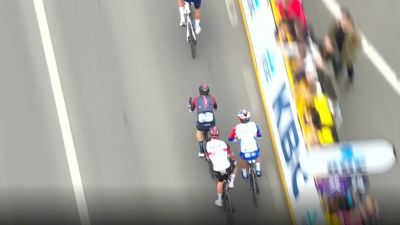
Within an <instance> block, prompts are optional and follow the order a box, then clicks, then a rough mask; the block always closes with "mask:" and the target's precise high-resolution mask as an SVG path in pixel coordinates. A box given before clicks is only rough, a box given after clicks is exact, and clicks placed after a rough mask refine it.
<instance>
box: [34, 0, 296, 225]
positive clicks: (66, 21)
mask: <svg viewBox="0 0 400 225" xmlns="http://www.w3.org/2000/svg"><path fill="white" fill-rule="evenodd" d="M234 3H235V5H236V8H235V10H234V13H236V16H237V19H238V22H237V24H236V26H233V25H232V24H231V22H230V20H229V16H228V13H227V8H226V5H225V1H207V2H204V3H203V6H202V10H203V18H204V19H203V20H202V27H203V31H202V33H201V35H200V42H199V44H198V52H197V58H196V59H195V60H193V59H191V58H190V51H189V47H188V45H187V43H186V42H185V37H184V36H185V32H184V30H183V29H182V28H180V27H179V26H178V22H179V18H178V9H177V6H176V2H175V1H159V0H146V1H128V0H126V1H123V0H119V1H111V0H109V1H95V0H88V1H78V0H72V1H45V4H44V5H45V9H46V13H47V18H48V22H49V28H50V33H51V36H52V40H53V44H54V51H55V56H56V59H57V63H58V68H59V71H60V77H61V81H62V85H63V89H64V94H65V99H66V104H67V108H68V112H69V116H70V121H71V127H72V133H73V136H74V141H75V144H76V150H77V157H78V161H79V166H80V171H81V175H82V180H83V185H84V190H85V194H86V198H87V204H88V209H89V214H90V217H91V221H92V224H113V223H118V224H125V223H126V224H128V223H129V224H132V223H135V224H225V222H226V221H225V217H224V213H223V211H222V209H219V208H217V207H216V206H215V205H214V200H215V198H216V190H215V181H213V180H212V179H211V178H210V177H209V175H208V172H207V165H206V163H205V161H204V160H200V159H198V157H197V144H196V141H195V136H194V134H195V126H194V125H195V115H194V114H190V113H189V112H188V111H187V109H186V104H187V100H188V97H189V96H193V95H196V94H197V87H198V85H199V84H200V83H202V82H207V83H208V84H209V85H210V86H211V92H212V94H214V95H216V96H217V101H218V103H219V106H220V110H219V111H218V112H217V114H216V115H217V124H218V126H219V127H220V129H221V131H222V137H226V135H227V133H228V131H229V130H230V128H231V127H232V126H233V125H234V124H235V123H237V122H238V121H237V119H236V116H235V114H236V112H237V111H238V110H239V109H240V108H241V107H247V108H249V109H250V110H252V112H253V115H254V116H253V118H254V120H256V121H258V122H259V123H260V127H261V129H262V132H263V134H264V136H263V138H262V141H261V147H262V152H263V153H262V154H263V160H264V162H263V164H262V169H263V172H264V174H263V177H262V178H261V179H260V185H261V194H260V195H259V200H260V207H259V208H257V209H256V208H255V207H254V206H253V204H252V199H251V194H250V191H249V189H248V183H246V182H244V181H243V180H242V179H241V178H240V175H239V174H238V177H237V179H236V187H235V189H234V190H233V191H232V198H233V201H234V204H235V206H236V209H237V213H236V214H235V216H234V221H235V224H252V225H256V224H289V223H290V218H289V215H288V209H287V206H286V203H285V200H284V195H283V189H282V186H281V183H280V180H279V176H278V173H277V169H276V163H275V156H274V154H273V150H272V146H271V143H270V137H269V134H268V132H267V130H268V129H267V125H266V120H265V114H264V111H263V110H262V109H263V107H262V103H261V100H260V98H259V97H258V96H259V92H258V88H257V84H256V81H255V75H254V73H253V69H252V64H251V60H250V53H249V49H248V47H247V40H246V37H245V32H244V28H243V24H242V21H241V17H240V14H239V10H238V6H237V2H236V1H234ZM41 100H42V99H41ZM233 146H234V148H235V151H236V152H238V148H237V147H238V146H237V145H233Z"/></svg>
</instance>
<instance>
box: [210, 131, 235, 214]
mask: <svg viewBox="0 0 400 225" xmlns="http://www.w3.org/2000/svg"><path fill="white" fill-rule="evenodd" d="M209 136H210V138H211V139H210V141H209V142H207V146H206V149H207V155H208V157H209V158H210V160H211V162H212V164H213V170H214V172H215V175H216V177H217V179H218V181H217V196H218V198H217V200H215V205H217V206H219V207H221V206H222V191H223V186H224V179H227V178H228V177H229V184H228V187H229V188H233V187H234V184H233V183H234V180H235V174H236V170H237V169H236V166H235V165H236V161H235V158H236V156H235V154H234V153H233V151H232V150H231V149H230V148H229V145H228V144H227V143H226V142H225V141H222V140H220V139H218V136H219V131H218V128H217V127H213V128H211V129H210V131H209Z"/></svg>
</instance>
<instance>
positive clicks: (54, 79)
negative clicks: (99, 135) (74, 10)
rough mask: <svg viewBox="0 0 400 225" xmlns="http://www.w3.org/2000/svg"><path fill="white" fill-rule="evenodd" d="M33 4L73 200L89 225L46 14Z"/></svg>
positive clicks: (38, 4) (38, 0)
mask: <svg viewBox="0 0 400 225" xmlns="http://www.w3.org/2000/svg"><path fill="white" fill-rule="evenodd" d="M33 3H34V5H35V11H36V17H37V21H38V25H39V30H40V36H41V38H42V44H43V49H44V53H45V57H46V62H47V68H48V70H49V76H50V82H51V88H52V91H53V95H54V100H55V104H56V109H57V114H58V121H59V123H60V128H61V134H62V138H63V142H64V147H65V152H66V155H67V160H68V167H69V172H70V174H71V180H72V185H73V188H74V193H75V199H76V203H77V206H78V212H79V218H80V221H81V224H82V225H90V218H89V212H88V208H87V204H86V199H85V193H84V190H83V185H82V178H81V174H80V171H79V165H78V159H77V157H76V151H75V144H74V140H73V137H72V132H71V127H70V122H69V118H68V112H67V107H66V105H65V100H64V94H63V91H62V87H61V81H60V76H59V73H58V68H57V62H56V58H55V55H54V50H53V44H52V42H51V37H50V31H49V26H48V24H47V18H46V12H45V10H44V6H43V1H42V0H34V1H33Z"/></svg>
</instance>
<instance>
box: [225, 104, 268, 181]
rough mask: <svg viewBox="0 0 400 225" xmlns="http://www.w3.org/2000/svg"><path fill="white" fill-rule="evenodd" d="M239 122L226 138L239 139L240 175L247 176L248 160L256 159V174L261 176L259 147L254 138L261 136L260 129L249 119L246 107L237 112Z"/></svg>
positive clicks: (230, 139) (249, 114) (249, 115)
mask: <svg viewBox="0 0 400 225" xmlns="http://www.w3.org/2000/svg"><path fill="white" fill-rule="evenodd" d="M237 116H238V117H239V120H240V124H237V125H236V126H235V127H233V129H232V132H231V133H230V134H229V137H228V140H229V141H234V140H236V138H237V139H239V141H240V158H241V159H240V167H241V168H242V177H243V178H245V179H246V178H247V172H248V167H249V166H248V164H247V161H248V160H254V159H255V160H256V175H257V176H258V177H261V165H260V157H259V156H260V154H261V151H260V148H259V147H258V144H257V141H256V138H260V137H261V131H260V129H259V128H258V125H257V124H256V123H255V122H253V121H250V117H251V113H250V112H249V111H247V110H246V109H242V110H240V111H239V112H238V113H237Z"/></svg>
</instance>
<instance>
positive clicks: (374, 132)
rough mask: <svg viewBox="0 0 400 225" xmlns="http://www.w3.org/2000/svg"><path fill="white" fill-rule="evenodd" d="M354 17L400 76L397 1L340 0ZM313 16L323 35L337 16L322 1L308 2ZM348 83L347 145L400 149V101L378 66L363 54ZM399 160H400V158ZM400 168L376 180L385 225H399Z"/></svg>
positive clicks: (344, 91)
mask: <svg viewBox="0 0 400 225" xmlns="http://www.w3.org/2000/svg"><path fill="white" fill-rule="evenodd" d="M339 3H340V4H343V6H346V7H348V8H349V9H350V11H351V12H352V16H353V17H354V19H355V21H356V23H357V26H358V27H359V28H360V29H361V30H362V31H363V33H364V34H365V35H366V37H367V38H368V40H369V41H370V42H371V44H372V45H374V46H375V48H376V49H377V51H378V52H379V53H380V54H381V55H382V57H383V58H384V59H385V60H386V61H387V63H388V64H389V65H390V67H391V68H392V69H393V70H394V71H395V72H396V74H397V75H399V74H400V65H399V62H400V54H399V51H398V49H399V47H398V40H399V37H400V26H399V25H400V24H399V20H398V19H397V16H396V15H397V13H398V12H400V2H399V1H397V0H381V1H372V0H352V1H345V0H340V1H339ZM304 4H305V8H306V11H307V16H308V18H309V20H310V21H311V22H312V23H313V25H314V27H315V30H316V32H317V35H318V36H320V37H322V36H323V34H325V33H326V32H327V29H328V25H329V24H330V23H331V22H332V20H333V17H332V16H331V14H330V13H329V11H328V10H327V9H326V8H325V6H324V5H323V4H322V3H321V1H309V0H306V1H304ZM346 79H347V78H344V79H342V80H341V81H340V82H339V90H340V103H341V108H342V113H343V126H342V128H341V129H340V131H339V136H340V139H341V140H343V141H351V140H362V139H371V138H386V139H388V140H390V141H392V142H393V144H394V145H395V148H396V149H397V151H398V149H400V135H399V127H400V117H399V111H400V104H399V103H400V96H399V95H398V94H397V93H396V92H395V91H394V90H393V89H392V87H391V86H390V85H389V84H388V83H387V81H386V80H385V79H384V78H383V77H382V76H381V74H380V73H379V72H378V70H377V69H376V67H375V66H374V65H373V64H372V62H371V61H370V60H369V59H368V58H367V57H366V56H365V55H364V54H360V57H359V60H358V62H357V63H356V65H355V83H354V86H353V87H350V88H349V87H348V86H347V85H346ZM397 155H399V154H398V153H397ZM399 176H400V165H399V164H398V163H397V164H396V165H395V166H394V168H393V169H392V170H391V171H389V172H388V173H385V174H379V175H373V176H370V182H371V190H372V192H373V194H374V195H375V196H376V197H377V199H378V202H379V206H380V215H381V223H382V224H384V225H386V224H398V221H399V219H400V215H399V214H398V211H397V210H394V209H398V208H399V207H400V194H399V190H400V182H399V181H398V177H399Z"/></svg>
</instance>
